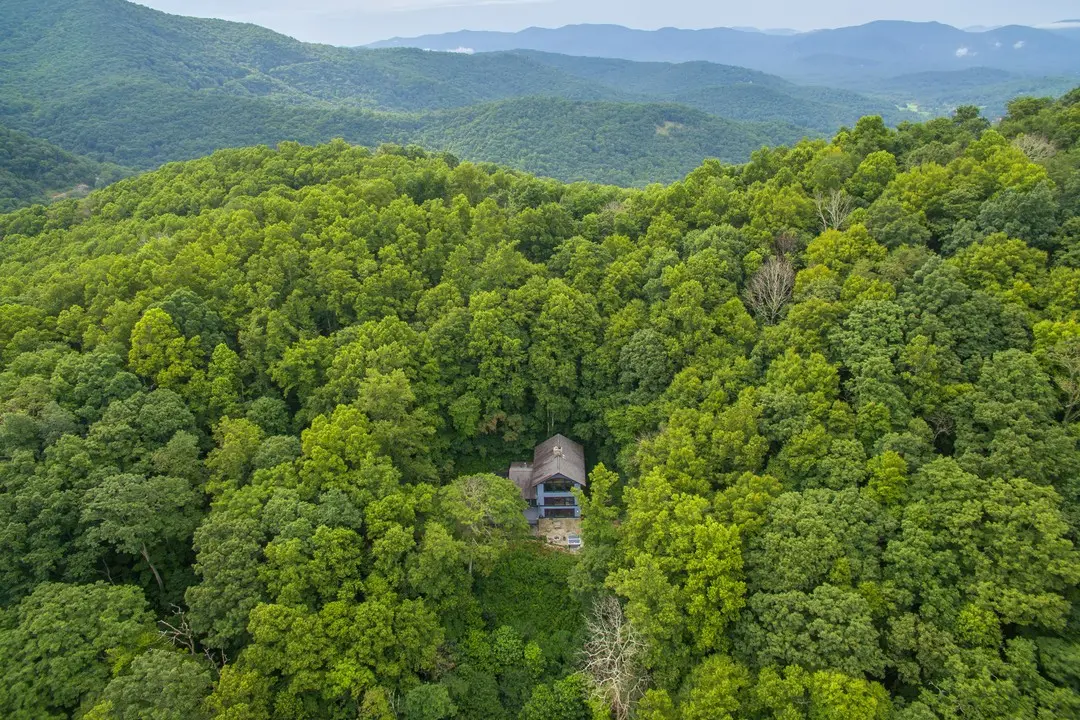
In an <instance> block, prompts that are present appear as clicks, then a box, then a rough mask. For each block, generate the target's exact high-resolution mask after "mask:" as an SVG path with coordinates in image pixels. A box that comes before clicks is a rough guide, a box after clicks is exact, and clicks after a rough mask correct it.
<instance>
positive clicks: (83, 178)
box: [0, 126, 126, 212]
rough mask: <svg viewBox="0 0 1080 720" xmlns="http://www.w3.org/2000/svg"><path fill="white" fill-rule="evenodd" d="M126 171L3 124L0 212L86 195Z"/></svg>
mask: <svg viewBox="0 0 1080 720" xmlns="http://www.w3.org/2000/svg"><path fill="white" fill-rule="evenodd" d="M125 174H126V172H125V171H124V170H123V169H121V168H119V167H116V166H107V165H103V164H101V163H98V162H95V161H93V160H90V159H88V158H85V157H79V156H77V155H73V154H72V153H69V152H66V151H64V150H62V149H60V148H58V147H56V146H55V145H52V144H50V143H48V142H45V141H44V140H39V139H36V138H32V137H30V136H29V135H26V134H24V133H21V132H17V131H15V130H11V129H9V128H5V127H3V126H0V212H10V211H11V210H14V209H15V208H17V207H21V206H23V205H29V204H31V203H46V202H49V201H51V200H52V199H54V198H56V197H62V196H66V195H85V194H86V193H88V192H89V191H90V190H92V189H94V188H97V187H102V186H104V185H107V184H108V183H110V182H113V181H115V180H118V179H120V178H121V177H123V176H124V175H125Z"/></svg>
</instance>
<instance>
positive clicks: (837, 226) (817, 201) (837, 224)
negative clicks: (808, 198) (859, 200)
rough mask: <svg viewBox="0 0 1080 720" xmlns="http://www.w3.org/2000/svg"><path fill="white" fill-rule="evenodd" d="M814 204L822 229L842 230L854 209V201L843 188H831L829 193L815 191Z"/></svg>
mask: <svg viewBox="0 0 1080 720" xmlns="http://www.w3.org/2000/svg"><path fill="white" fill-rule="evenodd" d="M814 206H815V207H816V208H817V213H818V219H820V220H821V229H822V230H843V229H844V225H845V224H846V223H847V220H848V217H849V216H850V215H851V211H852V210H853V209H854V202H853V201H852V199H851V196H850V195H848V194H847V193H846V192H844V191H843V190H832V191H830V192H829V193H821V192H818V193H816V194H815V195H814Z"/></svg>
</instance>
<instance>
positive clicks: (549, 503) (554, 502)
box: [544, 497, 577, 507]
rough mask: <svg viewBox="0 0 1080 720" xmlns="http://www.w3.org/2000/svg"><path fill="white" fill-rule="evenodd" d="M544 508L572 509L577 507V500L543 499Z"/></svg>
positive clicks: (561, 498) (570, 498) (563, 498)
mask: <svg viewBox="0 0 1080 720" xmlns="http://www.w3.org/2000/svg"><path fill="white" fill-rule="evenodd" d="M544 505H545V507H574V506H575V505H577V498H572V497H549V498H544Z"/></svg>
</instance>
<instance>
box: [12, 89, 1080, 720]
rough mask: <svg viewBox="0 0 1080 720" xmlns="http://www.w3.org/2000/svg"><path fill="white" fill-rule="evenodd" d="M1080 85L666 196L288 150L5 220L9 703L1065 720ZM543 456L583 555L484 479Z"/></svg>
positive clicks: (867, 130)
mask: <svg viewBox="0 0 1080 720" xmlns="http://www.w3.org/2000/svg"><path fill="white" fill-rule="evenodd" d="M1076 100H1077V97H1076V96H1075V95H1072V96H1067V97H1066V98H1065V99H1063V100H1062V101H1060V102H1056V103H1051V102H1042V101H1023V100H1021V101H1017V102H1016V103H1014V105H1013V107H1014V112H1013V114H1011V115H1010V117H1009V118H1007V119H1006V120H1005V121H1004V122H1003V123H1002V124H1001V125H1000V126H999V127H998V128H992V127H989V126H988V123H985V122H984V121H982V120H981V119H980V118H979V117H978V115H977V113H975V112H973V111H969V110H964V111H963V112H960V113H958V114H957V115H956V117H954V118H950V119H945V120H934V121H930V122H928V123H925V124H922V125H905V126H903V127H901V128H899V129H897V130H891V129H889V128H888V127H887V126H886V125H885V124H884V122H883V121H882V120H881V119H880V118H877V119H875V118H867V119H864V120H862V121H859V122H858V123H857V124H856V125H855V126H854V127H851V128H847V129H844V130H842V131H841V132H839V133H838V134H837V136H836V137H835V138H834V139H833V140H832V141H831V142H828V143H826V142H823V141H810V140H807V141H803V142H800V143H798V144H796V145H795V146H793V147H786V148H776V149H767V150H760V151H756V152H754V153H753V155H752V158H751V160H750V162H749V163H747V164H745V165H742V166H729V165H723V164H721V163H719V162H717V161H708V162H706V163H704V164H703V165H702V166H701V167H699V168H698V169H697V170H694V171H693V172H692V173H690V174H689V175H688V176H687V177H686V178H685V179H684V180H682V181H680V182H677V183H675V184H673V185H670V186H667V187H664V186H660V185H653V186H650V187H648V188H645V189H643V190H624V189H619V188H613V187H605V186H597V185H589V184H585V183H578V184H571V185H565V184H561V183H559V182H556V181H553V180H543V179H537V178H535V177H531V176H528V175H524V174H521V173H519V172H516V171H509V170H505V169H501V168H498V167H495V166H490V165H485V166H477V165H473V164H471V163H467V162H459V161H458V160H456V159H455V158H452V157H450V156H447V155H441V154H428V153H426V152H424V151H421V150H419V149H417V148H401V147H397V146H386V147H382V148H380V149H378V150H368V149H365V148H358V147H352V146H349V145H348V144H346V143H344V142H341V141H338V142H334V143H331V144H328V145H322V146H316V147H305V146H302V145H299V144H296V143H284V144H282V145H280V146H279V147H277V148H276V149H270V148H266V147H256V148H249V149H240V150H228V151H221V152H218V153H215V154H214V155H211V156H210V157H207V158H204V159H202V160H197V161H192V162H188V163H180V164H172V165H168V166H166V167H164V168H162V169H161V170H159V171H156V172H153V173H149V174H146V175H143V176H140V177H136V178H131V179H127V180H123V181H121V182H119V183H116V184H114V185H111V186H110V187H108V188H104V189H102V190H99V191H97V192H95V193H93V194H91V195H90V196H89V197H88V198H85V199H82V200H75V199H69V200H65V201H62V202H57V203H54V204H52V205H50V206H48V207H45V206H35V207H31V208H25V209H22V210H19V211H16V212H14V213H11V214H8V215H3V216H0V714H2V715H3V716H4V717H12V718H62V717H87V718H95V719H97V720H101V719H103V718H114V717H116V718H128V717H151V718H163V719H164V718H172V717H185V718H189V717H190V718H199V717H200V716H209V717H221V718H236V719H240V718H251V719H252V720H255V719H259V720H263V719H265V718H271V719H274V720H277V719H280V720H285V719H290V720H291V719H292V718H330V719H335V718H356V717H367V718H379V719H380V720H387V719H392V718H395V717H406V718H449V719H454V720H457V719H458V718H470V719H471V718H493V719H496V718H525V719H526V720H531V719H532V718H537V719H539V718H544V719H545V720H546V719H548V718H568V719H575V720H576V719H582V720H584V719H587V718H591V719H593V720H599V718H602V717H608V716H610V715H611V714H612V713H615V714H617V715H618V716H619V717H627V716H629V717H641V718H650V719H651V720H666V719H674V718H681V717H687V718H723V717H731V718H754V719H757V718H762V719H766V718H777V719H779V718H783V719H784V720H793V719H794V718H814V719H815V720H816V719H818V718H838V719H839V718H850V717H859V718H864V717H865V718H882V719H884V718H887V717H899V718H930V717H938V718H959V717H1016V718H1031V719H1032V720H1034V719H1035V718H1040V717H1074V716H1076V715H1077V713H1078V711H1080V710H1078V708H1080V693H1078V690H1077V687H1078V676H1077V672H1076V666H1077V663H1076V657H1077V656H1078V654H1080V626H1078V624H1077V623H1078V620H1077V618H1078V615H1077V613H1076V610H1075V608H1074V602H1075V600H1076V598H1077V587H1078V584H1080V556H1078V555H1077V552H1076V550H1075V542H1076V540H1077V537H1078V530H1080V485H1078V484H1077V480H1076V478H1077V472H1078V468H1080V451H1078V447H1077V430H1078V429H1077V427H1076V425H1075V421H1076V408H1077V405H1078V403H1080V401H1078V399H1077V388H1076V385H1077V376H1078V372H1080V371H1078V369H1077V364H1078V362H1077V358H1076V355H1077V350H1076V343H1077V341H1078V339H1080V274H1078V272H1080V271H1078V270H1077V263H1076V258H1077V257H1080V256H1078V255H1077V253H1078V252H1080V250H1078V247H1080V233H1077V231H1076V228H1074V227H1073V225H1074V221H1073V218H1074V216H1075V215H1076V214H1077V211H1078V210H1080V205H1078V203H1080V193H1078V187H1080V186H1078V185H1077V176H1078V167H1080V165H1078V163H1077V160H1076V158H1077V152H1078V150H1077V146H1076V142H1077V139H1076V137H1073V136H1071V135H1069V134H1068V128H1069V127H1070V124H1069V123H1070V122H1071V118H1072V116H1073V114H1074V113H1075V109H1076V107H1077V103H1076ZM1052 128H1057V129H1059V130H1061V133H1060V134H1058V135H1054V136H1053V137H1052V138H1048V142H1053V143H1055V145H1054V147H1055V152H1054V153H1053V154H1045V153H1044V154H1041V155H1040V156H1039V159H1038V161H1036V160H1034V159H1032V158H1031V157H1029V155H1028V154H1026V153H1025V151H1024V149H1023V148H1024V147H1027V148H1028V149H1029V151H1030V148H1031V147H1032V146H1031V145H1030V144H1025V143H1019V144H1017V143H1014V142H1013V141H1014V140H1015V138H1016V137H1019V135H1021V134H1025V135H1031V134H1033V133H1037V132H1044V131H1047V130H1050V129H1052ZM1062 129H1063V130H1062ZM830 192H842V193H844V197H845V198H848V199H849V200H850V204H851V206H852V207H851V212H850V216H849V217H848V218H847V221H846V222H843V223H826V224H827V225H829V227H828V228H827V229H824V228H823V227H822V225H823V223H822V222H821V218H819V217H818V213H817V208H816V206H815V201H814V198H816V197H824V196H825V195H826V194H827V193H830ZM845 202H847V200H845ZM1034 209H1037V210H1038V211H1039V212H1037V213H1036V212H1033V210H1034ZM833 225H839V226H838V227H834V226H833ZM778 265H783V266H784V268H785V272H784V277H785V278H787V279H790V283H789V282H788V281H787V280H785V282H784V287H783V288H782V290H783V292H782V293H780V298H779V301H778V302H777V303H776V304H775V306H774V307H775V312H772V311H769V312H763V311H762V309H761V308H755V307H753V305H754V300H753V298H754V297H756V295H755V293H754V292H753V291H752V290H751V288H753V287H754V284H755V278H761V277H762V274H761V273H762V271H763V270H762V269H763V268H764V269H765V272H766V273H767V272H768V268H770V267H773V268H775V267H777V266H778ZM792 275H793V276H794V277H793V278H792V277H791V276H792ZM748 290H749V291H748ZM554 432H561V433H564V434H566V435H569V436H573V437H575V438H576V439H579V440H581V441H582V442H583V443H584V445H585V446H586V447H587V453H588V462H589V466H590V468H589V469H590V470H591V472H590V474H589V480H588V483H587V485H586V487H585V489H584V490H582V491H580V492H579V493H578V496H577V497H578V499H579V501H580V503H581V507H582V510H583V512H584V515H585V516H584V518H583V521H582V527H583V533H584V541H585V547H584V549H583V551H582V552H581V553H578V554H569V553H562V552H558V551H555V550H552V549H546V548H543V547H542V546H539V544H538V543H536V542H535V541H533V540H532V539H530V538H528V537H527V530H526V522H525V516H524V514H523V512H522V510H523V509H524V502H523V501H522V499H521V496H520V493H519V491H518V489H517V488H516V487H515V486H514V485H513V483H512V482H510V481H509V480H508V479H506V477H504V476H502V475H501V474H500V473H504V472H505V470H506V468H507V466H508V464H509V462H510V461H511V460H515V459H518V458H520V457H524V456H525V453H527V452H528V451H529V450H531V448H533V447H534V446H535V444H537V443H538V442H541V441H543V440H544V439H545V438H547V437H549V436H550V434H551V433H554ZM597 603H600V604H597ZM594 607H599V608H600V609H601V612H600V613H599V614H598V615H597V616H596V617H594V618H593V621H592V623H589V622H588V621H587V617H586V616H587V614H588V611H589V609H590V608H594ZM155 620H156V621H157V623H156V624H155ZM605 628H606V630H605ZM605 633H606V634H605ZM586 650H587V651H588V652H590V653H592V657H591V658H590V659H589V660H586V657H585V655H584V654H583V653H584V651H586ZM598 656H603V657H602V658H601V659H603V660H604V662H598V661H597V657H598ZM609 661H610V662H609ZM646 683H647V685H648V687H646Z"/></svg>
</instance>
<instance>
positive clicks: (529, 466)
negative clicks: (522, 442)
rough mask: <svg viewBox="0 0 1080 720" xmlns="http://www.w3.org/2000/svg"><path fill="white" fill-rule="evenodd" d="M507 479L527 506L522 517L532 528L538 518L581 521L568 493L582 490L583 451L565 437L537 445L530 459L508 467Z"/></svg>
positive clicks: (554, 438)
mask: <svg viewBox="0 0 1080 720" xmlns="http://www.w3.org/2000/svg"><path fill="white" fill-rule="evenodd" d="M509 475H510V479H511V480H513V481H514V484H515V485H517V486H518V489H520V490H521V496H522V497H523V498H525V501H526V502H527V503H528V504H529V507H528V508H527V509H526V511H525V516H526V517H527V518H528V520H529V522H530V523H531V524H533V525H535V524H537V522H539V520H540V519H541V518H580V517H581V508H580V507H578V504H577V499H576V498H575V497H574V495H573V493H572V492H571V491H572V490H573V489H574V488H579V489H584V488H585V449H584V448H583V447H581V445H579V444H578V443H576V442H574V441H573V440H571V439H570V438H568V437H566V436H564V435H556V436H554V437H552V438H549V439H548V440H546V441H545V442H543V443H541V444H539V445H537V446H536V448H535V449H534V450H533V460H532V462H531V463H528V462H516V463H513V464H512V465H510V473H509Z"/></svg>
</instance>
